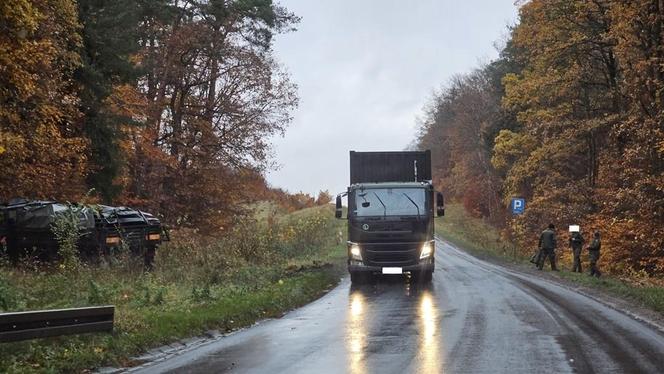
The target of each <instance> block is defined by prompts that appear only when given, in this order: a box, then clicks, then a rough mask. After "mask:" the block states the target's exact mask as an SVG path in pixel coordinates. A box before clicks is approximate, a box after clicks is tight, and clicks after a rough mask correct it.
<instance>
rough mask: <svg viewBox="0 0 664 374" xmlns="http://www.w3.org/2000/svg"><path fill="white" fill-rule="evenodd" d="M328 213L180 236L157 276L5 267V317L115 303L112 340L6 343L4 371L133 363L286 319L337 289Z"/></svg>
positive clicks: (0, 290) (335, 224) (338, 259)
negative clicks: (186, 342)
mask: <svg viewBox="0 0 664 374" xmlns="http://www.w3.org/2000/svg"><path fill="white" fill-rule="evenodd" d="M333 213H334V212H333V210H332V209H331V208H330V207H318V208H312V209H308V210H306V212H298V213H297V214H293V215H286V216H282V217H280V218H279V222H280V223H278V224H271V225H268V224H267V223H264V222H261V220H260V219H257V220H255V221H254V220H251V219H249V220H247V222H246V224H245V225H243V227H242V228H241V229H238V230H237V231H234V232H232V233H229V234H228V235H227V236H226V237H224V238H221V239H218V240H211V239H207V240H198V239H192V238H191V237H190V236H189V233H184V234H182V233H181V234H180V235H179V236H180V237H179V238H177V236H178V234H177V233H176V234H175V235H174V239H175V240H174V241H173V242H172V243H169V244H167V245H165V246H163V247H162V248H160V250H159V252H158V255H157V259H156V269H155V270H154V271H153V272H152V273H149V274H145V273H143V272H142V271H141V270H140V266H136V265H135V264H133V263H132V261H131V260H130V259H124V260H122V261H120V263H118V264H114V265H113V266H111V267H110V268H99V267H82V268H79V269H77V270H76V271H69V272H63V271H61V270H60V269H58V268H57V267H55V268H51V269H31V268H29V267H27V266H24V267H22V268H20V269H16V268H11V267H8V266H3V267H0V311H3V310H4V311H19V310H34V309H51V308H66V307H77V306H88V305H102V304H113V305H115V306H116V316H115V331H114V333H113V334H87V335H79V336H66V337H57V338H49V339H37V340H32V341H26V342H17V343H9V344H2V345H1V348H2V349H0V372H81V371H86V370H88V369H91V368H98V367H100V366H108V365H111V366H121V365H122V366H123V365H131V364H132V362H131V357H135V356H136V355H138V354H140V353H141V352H144V351H146V350H149V349H151V348H154V347H158V346H161V345H164V344H168V343H171V342H173V341H176V340H178V339H181V338H186V337H191V336H196V335H200V334H202V333H204V332H205V331H207V330H211V329H215V330H216V329H218V330H221V331H230V330H233V329H236V328H239V327H243V326H248V325H250V324H252V323H254V322H255V321H257V320H259V319H263V318H268V317H276V316H280V315H281V314H282V313H283V312H284V311H287V310H289V309H292V308H295V307H298V306H301V305H303V304H306V303H307V302H309V301H311V300H313V299H315V298H317V297H319V296H320V295H321V294H322V293H323V292H325V290H327V289H330V288H332V287H333V286H334V285H335V284H336V283H337V282H338V280H339V275H340V274H341V272H342V271H343V266H342V264H343V262H344V260H345V249H344V246H343V245H342V244H337V243H336V240H337V237H336V233H337V232H338V231H339V230H340V229H341V228H342V225H343V222H342V221H337V220H335V219H334V218H333Z"/></svg>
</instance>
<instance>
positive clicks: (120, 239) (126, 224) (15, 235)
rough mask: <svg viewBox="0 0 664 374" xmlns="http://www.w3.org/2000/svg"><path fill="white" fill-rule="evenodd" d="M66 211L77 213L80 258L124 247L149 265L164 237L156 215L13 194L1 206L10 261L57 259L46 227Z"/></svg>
mask: <svg viewBox="0 0 664 374" xmlns="http://www.w3.org/2000/svg"><path fill="white" fill-rule="evenodd" d="M68 210H73V211H74V212H75V213H76V215H77V216H78V218H79V222H78V234H79V239H78V243H77V247H78V250H79V254H80V256H81V257H82V258H85V259H95V258H97V257H99V256H104V255H111V254H113V252H115V251H117V250H120V249H124V248H126V249H127V250H129V251H131V253H132V254H135V255H141V256H143V259H144V262H145V265H146V266H147V267H151V266H152V262H153V260H154V255H155V250H156V248H157V246H158V245H159V244H161V243H162V241H163V240H164V239H165V237H164V235H163V234H164V229H163V227H162V225H161V222H160V221H159V219H157V218H155V217H154V216H153V215H152V214H150V213H146V212H142V211H140V210H136V209H131V208H127V207H111V206H105V205H98V206H77V205H70V204H63V203H59V202H56V201H41V200H32V201H29V200H25V199H13V200H12V201H10V202H9V203H8V204H6V205H0V245H2V246H4V247H5V250H6V252H7V254H8V255H9V257H10V258H11V259H12V260H14V261H16V260H18V258H20V257H21V256H31V257H36V258H39V259H40V260H43V261H51V260H54V259H56V258H57V255H58V242H57V240H56V238H55V236H54V234H53V231H52V229H51V228H52V225H53V224H54V223H55V221H56V220H57V218H58V215H60V214H62V213H64V212H66V211H68ZM166 239H167V236H166Z"/></svg>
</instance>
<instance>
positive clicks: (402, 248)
mask: <svg viewBox="0 0 664 374" xmlns="http://www.w3.org/2000/svg"><path fill="white" fill-rule="evenodd" d="M419 256H420V253H419V249H418V245H417V244H416V243H406V244H370V245H364V246H363V251H362V258H363V259H364V263H365V264H366V265H369V266H409V265H415V264H417V262H418V261H419Z"/></svg>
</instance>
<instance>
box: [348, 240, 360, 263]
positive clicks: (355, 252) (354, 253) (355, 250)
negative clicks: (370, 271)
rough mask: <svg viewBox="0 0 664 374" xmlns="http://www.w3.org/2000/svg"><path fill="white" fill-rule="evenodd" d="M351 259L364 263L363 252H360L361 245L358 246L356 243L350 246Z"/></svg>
mask: <svg viewBox="0 0 664 374" xmlns="http://www.w3.org/2000/svg"><path fill="white" fill-rule="evenodd" d="M350 257H351V258H352V259H353V260H358V261H362V252H361V251H360V246H359V245H357V244H355V243H352V244H351V245H350Z"/></svg>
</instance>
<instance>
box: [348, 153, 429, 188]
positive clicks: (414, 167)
mask: <svg viewBox="0 0 664 374" xmlns="http://www.w3.org/2000/svg"><path fill="white" fill-rule="evenodd" d="M430 180H431V151H404V152H355V151H350V184H355V183H381V182H423V181H430Z"/></svg>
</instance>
